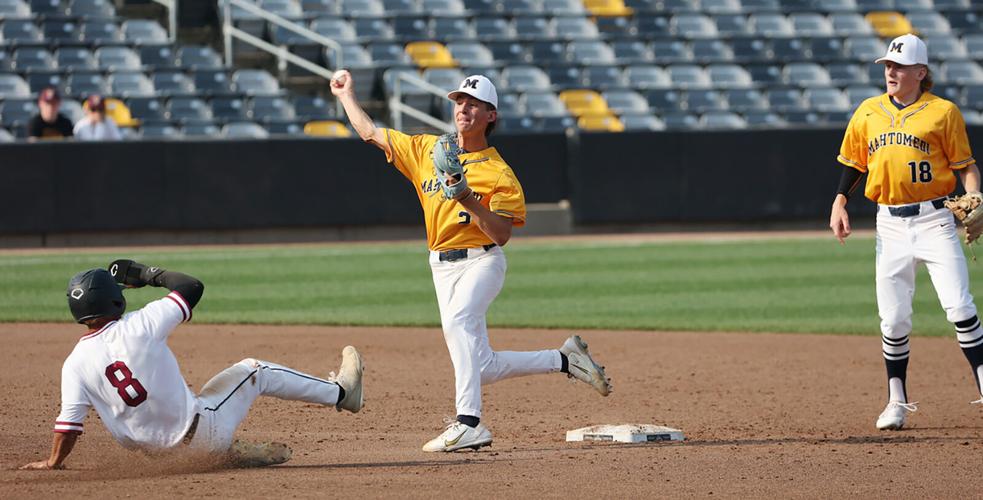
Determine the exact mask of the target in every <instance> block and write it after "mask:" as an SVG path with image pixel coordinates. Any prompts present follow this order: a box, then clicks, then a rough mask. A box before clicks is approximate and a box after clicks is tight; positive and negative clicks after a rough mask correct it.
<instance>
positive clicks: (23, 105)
mask: <svg viewBox="0 0 983 500" xmlns="http://www.w3.org/2000/svg"><path fill="white" fill-rule="evenodd" d="M0 76H3V75H0ZM0 81H2V80H0ZM36 114H38V104H37V102H36V101H35V100H34V99H22V98H16V99H12V98H5V99H4V100H3V101H0V125H3V126H4V127H7V128H10V129H13V130H17V129H21V128H24V127H25V126H27V122H28V121H30V120H31V118H33V117H34V115H36Z"/></svg>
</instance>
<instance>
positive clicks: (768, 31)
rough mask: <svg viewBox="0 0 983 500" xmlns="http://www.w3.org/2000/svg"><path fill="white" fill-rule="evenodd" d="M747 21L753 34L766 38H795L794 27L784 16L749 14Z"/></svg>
mask: <svg viewBox="0 0 983 500" xmlns="http://www.w3.org/2000/svg"><path fill="white" fill-rule="evenodd" d="M748 21H749V23H750V25H751V27H752V29H753V32H754V34H756V35H759V36H766V37H790V36H795V27H794V26H792V22H791V21H789V19H788V18H787V17H785V15H784V14H779V13H775V12H767V13H757V14H751V16H750V17H749V18H748Z"/></svg>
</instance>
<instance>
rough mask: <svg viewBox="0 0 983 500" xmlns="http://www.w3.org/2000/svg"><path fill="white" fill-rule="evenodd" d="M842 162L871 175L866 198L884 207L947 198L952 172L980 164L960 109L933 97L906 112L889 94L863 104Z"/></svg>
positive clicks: (843, 149)
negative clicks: (893, 101) (971, 149)
mask: <svg viewBox="0 0 983 500" xmlns="http://www.w3.org/2000/svg"><path fill="white" fill-rule="evenodd" d="M837 160H838V161H839V162H840V163H842V164H844V165H846V166H849V167H853V168H855V169H857V170H859V171H861V172H866V173H867V186H866V188H865V189H864V195H865V196H867V198H870V199H871V200H873V201H874V202H877V203H880V204H883V205H906V204H910V203H918V202H922V201H928V200H934V199H936V198H941V197H943V196H948V195H949V194H950V193H952V190H953V189H955V187H956V176H955V174H954V172H953V171H954V170H959V169H962V168H966V167H968V166H970V165H972V164H974V163H976V160H974V159H973V154H972V151H970V148H969V137H968V136H967V135H966V124H965V122H963V117H962V114H961V113H960V112H959V108H957V107H956V105H955V104H953V103H951V102H949V101H947V100H945V99H942V98H940V97H937V96H935V95H932V94H930V93H928V92H925V93H923V94H922V95H921V97H919V98H918V100H917V101H915V102H914V103H912V104H911V105H909V106H906V107H905V108H904V109H898V108H897V106H895V105H894V103H892V102H891V98H890V97H889V96H888V95H887V94H884V95H881V96H878V97H871V98H870V99H867V100H866V101H864V102H863V103H861V104H860V106H859V107H858V108H857V111H856V112H854V113H853V118H851V119H850V124H849V125H848V126H847V129H846V134H844V136H843V144H842V145H841V146H840V155H839V156H838V157H837Z"/></svg>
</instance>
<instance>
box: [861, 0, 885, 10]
mask: <svg viewBox="0 0 983 500" xmlns="http://www.w3.org/2000/svg"><path fill="white" fill-rule="evenodd" d="M856 2H857V10H859V11H861V12H870V11H875V10H879V11H888V10H894V0H856Z"/></svg>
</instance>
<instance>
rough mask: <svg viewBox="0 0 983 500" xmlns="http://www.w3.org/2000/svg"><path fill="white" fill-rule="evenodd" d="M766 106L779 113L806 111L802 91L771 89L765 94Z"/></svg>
mask: <svg viewBox="0 0 983 500" xmlns="http://www.w3.org/2000/svg"><path fill="white" fill-rule="evenodd" d="M766 95H767V96H768V105H769V106H770V107H771V109H772V110H775V111H779V112H787V111H798V110H804V109H806V102H805V99H803V97H802V91H801V90H799V89H793V88H772V89H769V90H768V93H767V94H766Z"/></svg>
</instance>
